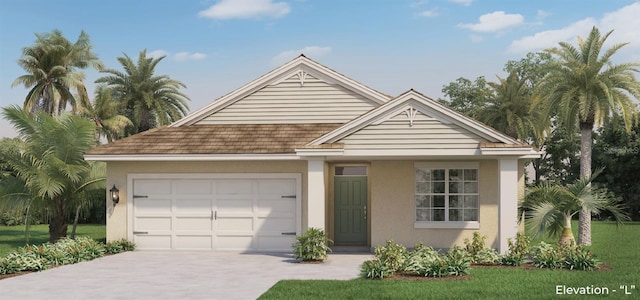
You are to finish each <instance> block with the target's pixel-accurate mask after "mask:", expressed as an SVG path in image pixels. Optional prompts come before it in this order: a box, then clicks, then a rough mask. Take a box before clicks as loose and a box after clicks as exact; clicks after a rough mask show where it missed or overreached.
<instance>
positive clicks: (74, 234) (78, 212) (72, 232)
mask: <svg viewBox="0 0 640 300" xmlns="http://www.w3.org/2000/svg"><path fill="white" fill-rule="evenodd" d="M80 207H81V206H80V205H78V207H77V208H76V217H75V218H74V219H73V226H71V239H75V238H76V228H77V227H78V219H79V218H80Z"/></svg>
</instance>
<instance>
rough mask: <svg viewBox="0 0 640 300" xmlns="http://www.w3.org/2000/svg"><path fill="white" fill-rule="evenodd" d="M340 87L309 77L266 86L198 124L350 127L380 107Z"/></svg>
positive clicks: (295, 78)
mask: <svg viewBox="0 0 640 300" xmlns="http://www.w3.org/2000/svg"><path fill="white" fill-rule="evenodd" d="M376 106H377V105H376V104H374V102H373V101H370V100H368V99H366V98H364V97H362V96H360V95H358V94H356V93H354V92H353V91H350V90H347V89H345V88H343V87H341V86H339V85H335V84H329V83H326V82H324V81H322V80H320V79H318V78H315V77H313V76H311V75H310V74H307V75H306V76H305V78H304V81H303V82H301V81H300V79H299V77H298V75H292V76H291V77H289V78H288V79H286V80H284V81H282V82H279V83H277V84H274V85H270V86H266V87H264V88H262V89H261V90H259V91H256V92H255V93H253V94H251V95H248V96H247V97H245V98H243V99H240V100H239V101H237V102H235V103H233V104H231V105H229V106H227V107H225V108H223V109H222V110H220V111H218V112H216V113H214V114H212V115H211V116H209V117H207V118H204V119H203V120H201V121H199V122H198V123H197V124H289V123H346V122H347V121H350V120H351V119H353V118H355V117H357V116H359V115H361V114H363V113H365V112H367V111H369V110H371V109H372V108H374V107H376Z"/></svg>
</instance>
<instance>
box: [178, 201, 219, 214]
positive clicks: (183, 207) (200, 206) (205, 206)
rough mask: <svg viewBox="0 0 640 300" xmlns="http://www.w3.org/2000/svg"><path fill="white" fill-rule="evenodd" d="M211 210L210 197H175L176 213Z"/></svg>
mask: <svg viewBox="0 0 640 300" xmlns="http://www.w3.org/2000/svg"><path fill="white" fill-rule="evenodd" d="M210 211H211V197H209V198H201V197H199V198H196V199H184V198H183V197H179V198H178V197H177V199H176V213H178V214H188V213H202V212H205V213H209V212H210Z"/></svg>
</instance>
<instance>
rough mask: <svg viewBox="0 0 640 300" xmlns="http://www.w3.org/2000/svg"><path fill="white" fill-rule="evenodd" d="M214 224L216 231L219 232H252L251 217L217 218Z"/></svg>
mask: <svg viewBox="0 0 640 300" xmlns="http://www.w3.org/2000/svg"><path fill="white" fill-rule="evenodd" d="M216 225H217V226H216V231H217V232H218V233H219V234H224V233H225V232H243V233H252V232H253V218H223V219H220V218H218V220H217V222H216Z"/></svg>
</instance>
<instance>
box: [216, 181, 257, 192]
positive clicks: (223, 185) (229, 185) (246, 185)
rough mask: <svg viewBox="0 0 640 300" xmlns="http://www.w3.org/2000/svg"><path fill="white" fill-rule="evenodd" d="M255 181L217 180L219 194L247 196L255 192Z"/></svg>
mask: <svg viewBox="0 0 640 300" xmlns="http://www.w3.org/2000/svg"><path fill="white" fill-rule="evenodd" d="M253 182H254V181H253V180H224V179H222V180H216V193H217V194H221V195H224V194H231V195H233V194H247V192H251V191H252V190H253Z"/></svg>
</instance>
